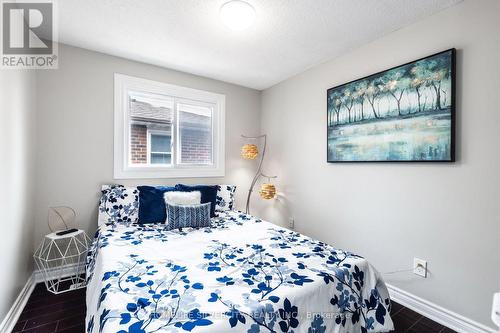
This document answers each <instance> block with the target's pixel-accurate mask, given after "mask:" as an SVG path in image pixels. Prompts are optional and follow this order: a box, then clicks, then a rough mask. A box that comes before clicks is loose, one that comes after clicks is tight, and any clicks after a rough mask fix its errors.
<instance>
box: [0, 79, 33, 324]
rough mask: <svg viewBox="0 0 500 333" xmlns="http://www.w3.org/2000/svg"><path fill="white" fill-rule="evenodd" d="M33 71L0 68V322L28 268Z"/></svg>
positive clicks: (27, 272) (29, 251)
mask: <svg viewBox="0 0 500 333" xmlns="http://www.w3.org/2000/svg"><path fill="white" fill-rule="evenodd" d="M35 96H36V93H35V74H34V71H21V70H19V71H18V70H0V119H1V120H0V184H1V186H2V190H1V191H0V212H1V214H2V222H1V224H2V227H3V230H4V234H3V236H2V241H1V242H0V253H1V255H0V268H1V270H2V273H1V274H2V279H1V283H0V321H1V320H3V319H4V317H5V315H6V314H7V312H8V311H9V309H10V307H11V305H12V304H13V303H14V300H15V299H16V298H17V296H18V295H19V292H20V291H21V289H22V288H23V287H24V284H25V283H26V281H27V279H28V278H29V276H30V275H31V273H32V268H33V264H32V263H33V260H32V257H31V256H32V254H33V226H34V224H33V216H34V214H33V209H32V207H33V204H34V186H35V181H34V171H35V168H34V166H33V165H34V158H33V156H34V130H35V126H34V125H35Z"/></svg>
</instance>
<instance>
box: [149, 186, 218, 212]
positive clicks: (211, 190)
mask: <svg viewBox="0 0 500 333" xmlns="http://www.w3.org/2000/svg"><path fill="white" fill-rule="evenodd" d="M217 187H218V186H217V185H184V184H177V185H175V189H176V190H177V191H181V192H193V191H200V192H201V203H202V204H204V203H208V202H210V203H211V205H210V217H215V204H216V201H217ZM139 213H140V207H139ZM139 219H140V216H139Z"/></svg>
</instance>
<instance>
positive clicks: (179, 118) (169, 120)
mask: <svg viewBox="0 0 500 333" xmlns="http://www.w3.org/2000/svg"><path fill="white" fill-rule="evenodd" d="M224 107H225V96H224V95H220V94H215V93H211V92H206V91H201V90H195V89H190V88H184V87H179V86H174V85H170V84H165V83H160V82H155V81H150V80H145V79H139V78H134V77H130V76H125V75H121V74H115V153H114V154H115V156H114V160H115V162H114V164H115V167H114V174H115V178H177V177H210V176H213V177H220V176H224Z"/></svg>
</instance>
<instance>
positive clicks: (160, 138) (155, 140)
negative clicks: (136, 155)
mask: <svg viewBox="0 0 500 333" xmlns="http://www.w3.org/2000/svg"><path fill="white" fill-rule="evenodd" d="M148 142H149V147H148V148H149V149H148V158H149V163H150V164H160V165H171V164H172V136H171V134H170V132H165V131H149V135H148Z"/></svg>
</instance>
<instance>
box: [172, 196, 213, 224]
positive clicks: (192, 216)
mask: <svg viewBox="0 0 500 333" xmlns="http://www.w3.org/2000/svg"><path fill="white" fill-rule="evenodd" d="M210 205H211V204H210V203H209V202H208V203H204V204H199V205H171V204H167V221H168V223H167V228H168V229H169V230H172V229H180V228H189V227H191V228H204V227H209V226H210Z"/></svg>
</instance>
